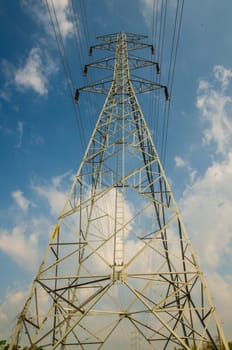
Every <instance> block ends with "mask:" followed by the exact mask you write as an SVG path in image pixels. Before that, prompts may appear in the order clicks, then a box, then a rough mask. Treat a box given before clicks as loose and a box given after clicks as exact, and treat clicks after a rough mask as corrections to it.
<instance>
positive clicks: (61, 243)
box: [11, 33, 229, 350]
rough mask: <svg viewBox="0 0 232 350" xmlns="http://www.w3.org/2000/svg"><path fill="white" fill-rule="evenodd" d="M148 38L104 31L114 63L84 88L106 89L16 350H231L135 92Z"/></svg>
mask: <svg viewBox="0 0 232 350" xmlns="http://www.w3.org/2000/svg"><path fill="white" fill-rule="evenodd" d="M145 38H146V37H145V36H143V35H135V34H126V33H118V34H111V35H105V36H101V37H98V39H99V40H100V41H101V42H100V43H99V44H97V45H95V46H92V47H91V48H90V54H92V51H93V49H94V50H95V49H99V50H100V49H101V50H107V51H109V52H110V54H112V55H110V56H108V57H107V58H104V59H98V60H97V61H95V62H92V63H90V64H88V65H86V66H85V68H84V74H87V70H88V69H89V68H91V67H97V68H103V69H107V70H112V72H113V77H111V78H110V79H108V78H106V79H102V80H100V81H98V82H95V83H92V84H89V85H88V86H85V87H83V88H80V89H78V90H77V91H76V101H77V100H78V98H79V94H80V93H82V91H83V90H85V91H93V92H99V93H106V94H107V97H106V100H105V102H104V105H103V108H102V110H101V112H100V115H99V117H98V120H97V123H96V127H95V129H94V131H93V133H92V136H91V138H90V141H89V144H88V146H87V149H86V151H85V154H84V157H83V160H82V162H81V164H80V167H79V170H78V172H77V174H76V176H75V180H74V182H73V185H72V187H71V190H70V192H69V194H68V198H67V201H66V204H65V206H64V209H63V211H62V213H61V215H60V217H59V218H58V222H57V225H56V226H55V229H54V232H53V233H52V235H51V239H50V243H49V245H48V249H47V252H46V254H45V257H44V259H43V261H42V263H41V266H40V268H39V271H38V274H37V276H36V277H35V280H34V282H33V286H32V289H31V292H30V295H29V297H28V299H27V301H26V303H25V305H24V308H23V310H22V312H21V314H20V316H19V318H18V322H17V325H16V329H15V332H14V335H13V337H12V342H11V349H12V348H14V349H15V347H16V349H17V346H18V347H19V346H21V347H26V348H27V349H38V348H39V349H49V350H50V349H82V350H86V349H88V350H95V349H108V350H109V349H110V350H114V349H115V350H116V349H131V345H132V344H133V339H131V336H133V337H135V342H136V344H139V348H141V349H144V350H146V349H159V350H160V349H173V350H174V349H194V350H197V349H204V348H207V346H208V347H209V348H210V349H219V348H220V349H221V345H224V347H225V349H229V348H228V345H227V343H226V339H225V337H224V334H223V331H222V328H221V326H220V323H219V320H218V317H217V314H216V312H215V308H214V306H213V304H212V301H211V299H210V296H209V293H208V290H207V287H206V284H205V281H204V277H203V275H202V273H201V270H200V268H199V265H198V262H197V259H196V256H195V253H194V251H193V249H192V246H191V243H190V240H189V238H188V235H187V233H186V230H185V227H184V225H183V222H182V219H181V216H180V212H179V210H178V208H177V206H176V203H175V200H174V198H173V194H172V191H171V189H170V187H169V184H168V181H167V177H166V175H165V172H164V170H163V168H162V165H161V162H160V159H159V156H158V154H157V151H156V148H155V145H154V143H153V140H152V137H151V134H150V132H149V129H148V127H147V124H146V121H145V119H144V116H143V113H142V110H141V108H140V105H139V102H138V100H137V97H136V94H137V93H140V92H146V91H151V90H153V89H163V90H164V98H166V99H168V98H169V97H168V90H167V88H166V87H165V86H164V85H161V84H158V83H156V82H152V81H149V80H144V79H143V78H139V77H137V76H133V75H132V74H131V71H133V70H135V69H138V68H141V67H142V68H144V67H147V66H152V65H154V66H156V69H157V73H159V65H158V63H157V62H153V61H151V60H146V59H144V58H142V57H139V56H135V55H133V54H132V52H133V51H135V50H140V49H145V48H150V49H151V50H152V52H153V46H152V45H148V44H146V43H144V42H143V40H144V39H145Z"/></svg>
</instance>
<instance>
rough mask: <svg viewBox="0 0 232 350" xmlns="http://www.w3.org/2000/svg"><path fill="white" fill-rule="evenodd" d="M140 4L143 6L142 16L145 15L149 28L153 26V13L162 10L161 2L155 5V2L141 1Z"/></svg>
mask: <svg viewBox="0 0 232 350" xmlns="http://www.w3.org/2000/svg"><path fill="white" fill-rule="evenodd" d="M140 4H141V10H142V15H143V17H144V19H145V21H146V23H147V24H148V25H149V26H151V24H152V16H153V11H154V10H155V11H159V10H160V6H161V2H160V1H156V2H155V3H154V0H140Z"/></svg>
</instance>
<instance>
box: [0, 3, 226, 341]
mask: <svg viewBox="0 0 232 350" xmlns="http://www.w3.org/2000/svg"><path fill="white" fill-rule="evenodd" d="M154 3H156V4H157V5H155V7H154ZM161 3H162V1H161V0H160V1H155V2H154V1H153V0H96V1H93V0H85V1H83V0H78V1H71V2H70V1H68V0H55V1H54V2H53V4H54V5H55V7H56V18H55V19H57V21H58V22H59V26H60V27H59V28H60V33H58V34H60V35H61V36H62V42H60V41H59V37H58V38H56V37H55V36H54V32H53V28H52V26H51V23H50V19H49V11H48V8H47V4H48V5H49V9H50V14H52V10H53V8H52V2H51V1H48V2H46V1H45V2H43V1H41V2H34V1H31V0H21V1H20V0H17V1H16V0H13V1H7V0H2V1H1V4H0V36H1V50H0V52H1V53H0V71H1V74H0V160H1V172H0V173H1V186H0V274H1V284H0V338H7V337H9V335H10V333H11V331H12V329H13V327H14V324H15V321H16V319H17V315H18V312H19V309H20V305H21V304H22V301H23V300H24V298H25V295H26V294H27V291H28V288H29V286H30V284H31V282H32V280H33V278H34V276H35V273H36V271H37V269H38V266H39V263H40V261H41V259H42V256H43V252H44V250H45V247H46V245H47V243H48V240H49V236H50V234H51V232H52V228H53V227H54V225H55V223H56V218H57V216H58V215H59V213H60V210H61V209H62V206H63V204H64V201H65V198H66V193H67V191H68V189H69V187H70V186H71V182H72V178H73V175H74V174H75V172H76V169H77V168H78V166H79V164H80V162H81V158H82V156H83V152H84V149H85V147H86V144H87V141H88V138H89V136H90V134H91V130H92V128H93V127H94V123H95V122H96V119H97V115H98V113H99V111H100V108H101V104H102V101H103V100H102V98H101V97H100V96H99V97H89V98H87V97H83V98H82V101H80V104H79V106H78V108H76V109H74V106H73V98H72V97H73V96H72V95H73V90H72V88H73V86H74V87H79V86H82V85H84V84H86V80H84V78H83V76H82V69H83V66H84V64H85V63H88V61H89V57H88V47H89V45H94V44H95V42H96V41H95V37H96V36H97V35H102V34H108V33H114V32H120V31H126V32H132V33H139V34H146V35H148V36H149V39H148V42H149V43H151V41H152V40H153V41H155V35H154V28H155V25H154V18H157V19H158V15H157V17H156V15H155V14H154V11H155V12H157V13H158V14H159V13H160V11H161ZM163 3H165V1H164V2H163ZM35 4H36V5H35ZM70 4H73V10H74V15H73V14H72V15H70V6H71V5H70ZM176 4H177V1H176V0H168V1H167V11H168V12H167V13H168V15H167V18H166V21H167V33H166V37H165V40H166V41H165V45H166V52H167V54H168V52H169V53H170V49H169V50H168V45H171V44H170V40H168V35H169V31H170V30H172V29H173V22H172V20H173V17H174V15H175V8H176ZM231 13H232V2H231V0H220V1H218V0H204V1H202V0H194V1H190V0H187V1H185V6H184V12H183V18H182V25H181V33H180V34H181V35H180V42H179V46H178V56H177V61H176V67H175V79H174V85H173V90H172V96H171V102H170V115H169V124H168V141H167V145H166V153H165V155H166V156H165V169H166V172H167V176H168V178H169V180H170V183H171V186H172V189H173V192H174V195H175V198H176V200H177V203H178V205H179V207H180V208H181V211H182V215H183V218H184V222H185V224H186V226H187V229H188V233H189V236H190V239H191V241H192V243H193V246H194V248H195V251H196V252H197V256H198V259H199V261H200V266H201V269H202V270H203V272H204V274H205V276H206V281H207V283H208V286H209V289H210V292H211V294H212V297H213V301H214V303H215V305H216V307H217V309H218V313H219V316H220V318H221V321H222V323H223V326H224V329H225V332H226V335H227V337H228V339H232V329H231V324H232V316H231V308H232V268H231V266H232V215H231V213H232V185H231V179H232V94H231V93H232V84H231V83H232V38H231V31H232V22H231ZM168 21H170V23H169V22H168ZM74 24H76V25H77V30H75V28H74ZM57 39H58V42H57ZM58 45H59V49H58ZM63 45H64V46H63ZM154 46H155V47H156V43H155V42H154ZM157 55H158V53H157ZM158 57H159V56H158ZM148 58H149V57H148ZM160 58H161V57H160ZM167 62H168V57H166V56H165V50H164V56H163V58H162V64H161V69H162V70H163V71H164V73H163V79H164V80H165V68H166V69H167V66H168V65H167ZM91 74H92V75H90V76H89V78H88V79H89V81H91V79H94V78H96V75H94V73H91ZM163 83H165V81H164V82H163ZM142 102H143V100H142V99H141V105H142V106H143V103H142ZM144 108H145V110H146V111H148V109H146V106H144ZM147 113H148V112H147ZM145 117H147V119H148V120H149V121H151V120H152V118H153V116H151V115H147V116H146V113H145ZM159 118H160V119H159V123H160V125H162V115H161V116H160V117H159ZM159 130H160V133H161V132H162V129H161V128H160V129H159ZM159 130H158V134H156V133H155V130H151V132H152V134H153V135H155V134H156V139H155V143H156V144H157V147H158V150H159V149H160V147H159V145H160V143H161V138H160V134H159ZM156 132H157V130H156Z"/></svg>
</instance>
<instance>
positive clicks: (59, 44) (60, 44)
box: [46, 0, 85, 150]
mask: <svg viewBox="0 0 232 350" xmlns="http://www.w3.org/2000/svg"><path fill="white" fill-rule="evenodd" d="M50 3H51V5H52V6H51V8H50V6H49V2H48V0H46V6H47V10H48V13H49V17H50V22H51V25H52V28H53V31H54V35H55V39H56V43H57V47H58V51H59V53H60V57H61V62H62V65H63V68H64V73H65V76H66V81H67V86H68V90H69V94H70V97H71V100H72V105H73V108H74V115H75V120H76V123H77V129H78V134H79V137H80V141H81V147H82V149H83V150H84V149H85V142H84V133H83V130H84V128H83V125H82V121H81V118H79V116H78V114H77V109H76V106H75V104H74V101H73V93H74V91H75V89H74V83H73V79H72V74H71V69H70V66H69V63H68V60H67V55H66V52H65V46H64V42H63V38H62V34H61V30H60V26H59V22H58V19H57V15H56V9H55V6H54V2H53V0H51V2H50ZM51 10H52V11H51Z"/></svg>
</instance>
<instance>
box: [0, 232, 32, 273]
mask: <svg viewBox="0 0 232 350" xmlns="http://www.w3.org/2000/svg"><path fill="white" fill-rule="evenodd" d="M26 228H27V227H26V225H25V226H24V227H23V225H21V227H20V226H15V227H14V228H13V229H12V231H11V232H10V231H8V230H0V250H2V251H3V252H4V253H5V254H7V255H8V256H10V257H11V258H12V259H13V260H14V261H16V263H17V264H18V265H19V266H22V267H24V268H26V269H29V270H31V269H32V270H33V269H34V266H35V265H37V263H38V250H37V248H38V247H37V237H36V236H35V234H33V233H31V234H30V235H29V236H28V237H27V235H26Z"/></svg>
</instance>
